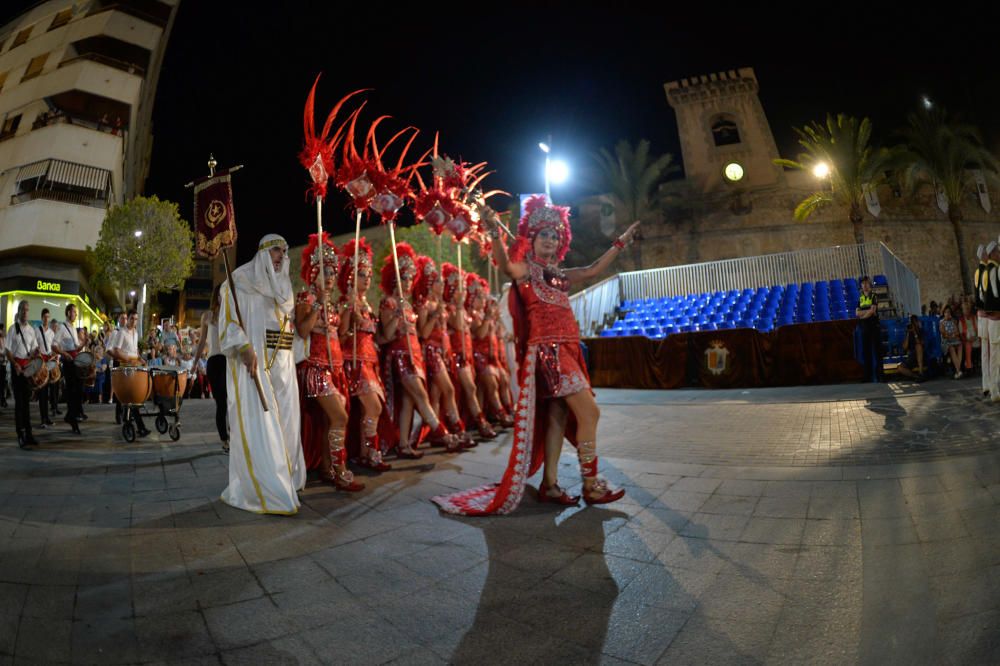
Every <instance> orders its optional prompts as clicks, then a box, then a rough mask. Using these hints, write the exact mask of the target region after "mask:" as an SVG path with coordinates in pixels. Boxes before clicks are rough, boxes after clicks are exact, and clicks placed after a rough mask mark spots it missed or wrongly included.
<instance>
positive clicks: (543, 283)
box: [433, 196, 639, 515]
mask: <svg viewBox="0 0 1000 666" xmlns="http://www.w3.org/2000/svg"><path fill="white" fill-rule="evenodd" d="M483 219H484V221H485V222H486V224H487V226H488V227H489V229H490V234H491V236H493V238H494V243H493V256H494V258H495V259H496V261H497V266H498V267H499V268H500V269H501V270H502V271H503V272H504V273H506V274H507V275H508V276H510V277H511V278H512V279H513V280H514V282H515V285H516V286H515V288H514V289H512V290H511V299H512V304H511V314H512V315H513V318H514V330H515V336H516V338H517V356H518V385H519V386H520V393H519V396H518V401H517V414H516V424H515V427H514V443H513V446H512V447H511V452H510V457H509V459H508V463H507V470H506V472H505V473H504V475H503V479H502V480H501V481H500V483H493V484H489V485H486V486H480V487H478V488H472V489H470V490H466V491H462V492H458V493H455V494H452V495H445V496H440V497H434V498H433V501H434V502H435V503H436V504H438V506H440V507H441V508H442V509H443V510H444V511H447V512H449V513H456V514H464V515H487V514H495V513H501V514H503V513H510V512H511V511H513V510H514V509H515V508H517V506H518V504H519V503H520V501H521V497H522V496H523V494H524V486H525V482H526V481H527V479H528V477H530V476H531V475H533V474H534V473H535V472H537V471H538V469H539V468H540V467H542V465H543V463H544V467H545V471H544V475H543V480H542V484H541V487H540V488H539V492H538V498H539V501H542V502H554V503H557V504H562V505H573V504H576V503H578V502H579V500H580V498H579V497H574V496H571V495H569V494H567V493H566V492H565V491H563V490H562V489H561V488H560V487H559V484H558V476H557V472H558V465H559V454H560V452H561V451H562V443H563V438H564V437H568V438H569V440H570V441H571V442H572V443H573V444H574V446H576V449H577V455H578V458H579V463H580V473H581V475H582V477H583V499H584V501H585V502H587V503H588V504H606V503H608V502H614V501H616V500H619V499H621V498H622V497H623V496H624V494H625V491H624V490H620V489H619V490H612V489H610V488H609V487H608V484H607V482H606V481H604V480H603V479H601V478H600V477H598V475H597V468H598V459H597V441H596V439H597V421H598V418H599V416H600V412H599V410H598V408H597V403H596V402H595V401H594V396H593V393H592V391H591V389H590V380H589V377H588V375H587V369H586V365H585V364H584V361H583V355H582V353H581V351H580V329H579V326H578V324H577V322H576V319H575V317H574V316H573V311H572V310H571V309H570V303H569V290H570V288H571V287H572V286H573V285H574V284H579V283H580V282H582V281H584V280H588V279H591V278H593V277H596V276H598V275H600V274H601V273H603V272H604V271H605V270H606V269H607V268H608V267H609V266H610V265H611V262H612V261H613V260H614V258H615V257H617V256H618V253H619V252H620V251H621V250H622V249H623V248H624V247H625V246H626V245H627V244H628V243H630V242H631V241H632V238H633V236H634V235H635V233H636V230H637V229H638V226H639V223H638V222H636V223H635V224H633V225H632V226H630V227H629V228H628V230H627V231H626V232H625V233H624V234H622V235H621V237H620V238H618V240H616V241H615V243H614V245H613V246H612V247H611V248H610V249H609V250H608V251H607V252H605V253H604V254H603V255H602V256H601V258H600V259H598V260H597V261H596V262H594V263H593V264H591V265H590V266H587V267H584V268H576V269H569V270H565V269H563V268H561V267H560V266H559V262H560V261H561V260H562V258H563V257H565V256H566V252H567V251H568V250H569V243H570V239H571V237H572V233H571V231H570V226H569V209H568V208H565V207H563V206H549V205H547V204H546V201H545V197H542V196H535V197H531V198H530V199H529V200H528V201H527V203H526V205H525V215H524V217H522V218H521V221H520V224H518V237H517V240H516V241H515V243H514V245H513V247H512V248H511V253H510V257H509V258H508V255H507V251H506V248H505V247H504V245H503V243H501V242H497V240H499V234H498V233H497V231H496V214H495V213H494V212H493V211H490V210H488V209H487V210H486V211H485V215H484V216H483Z"/></svg>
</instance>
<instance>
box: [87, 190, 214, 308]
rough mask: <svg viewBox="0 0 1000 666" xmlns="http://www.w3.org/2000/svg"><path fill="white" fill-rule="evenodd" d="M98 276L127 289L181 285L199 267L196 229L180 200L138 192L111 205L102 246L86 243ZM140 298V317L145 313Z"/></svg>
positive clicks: (174, 287) (154, 289) (164, 287)
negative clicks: (184, 214)
mask: <svg viewBox="0 0 1000 666" xmlns="http://www.w3.org/2000/svg"><path fill="white" fill-rule="evenodd" d="M87 252H88V255H89V263H90V265H92V266H94V267H96V271H97V275H96V277H97V279H98V280H100V281H106V282H107V283H109V284H112V285H115V286H116V287H118V288H120V289H122V290H125V289H131V288H135V289H136V290H137V291H139V290H140V289H142V287H143V285H145V286H146V288H147V291H150V292H152V293H156V292H159V291H169V290H173V289H182V288H183V287H184V280H186V279H187V278H188V277H189V276H190V275H191V273H192V272H194V234H193V233H192V231H191V226H190V224H189V223H188V222H186V221H185V220H183V219H181V216H180V214H179V213H178V211H177V204H175V203H172V202H170V201H160V200H159V199H158V198H157V197H155V196H153V197H149V198H146V197H136V198H134V199H132V200H130V201H126V202H125V203H124V204H122V205H120V206H114V207H112V208H111V209H109V210H108V213H107V215H106V216H105V217H104V223H103V224H102V225H101V234H100V237H99V238H98V240H97V246H96V247H94V248H93V249H91V248H90V247H89V246H88V247H87ZM142 314H143V313H142V303H141V301H140V320H141V316H142Z"/></svg>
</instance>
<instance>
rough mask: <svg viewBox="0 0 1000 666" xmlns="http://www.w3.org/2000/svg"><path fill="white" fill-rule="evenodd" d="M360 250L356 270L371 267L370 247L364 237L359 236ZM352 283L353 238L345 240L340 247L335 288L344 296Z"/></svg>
mask: <svg viewBox="0 0 1000 666" xmlns="http://www.w3.org/2000/svg"><path fill="white" fill-rule="evenodd" d="M360 245H361V247H360V251H359V252H358V270H363V269H368V270H369V271H370V270H371V267H372V249H371V247H370V246H369V245H368V241H366V240H365V237H364V236H362V237H361V243H360ZM353 283H354V240H353V239H352V240H349V241H347V242H346V243H345V244H344V245H342V246H341V247H340V266H339V267H338V271H337V288H338V289H340V293H341V294H343V295H344V296H347V294H348V293H349V292H350V291H351V287H352V286H353Z"/></svg>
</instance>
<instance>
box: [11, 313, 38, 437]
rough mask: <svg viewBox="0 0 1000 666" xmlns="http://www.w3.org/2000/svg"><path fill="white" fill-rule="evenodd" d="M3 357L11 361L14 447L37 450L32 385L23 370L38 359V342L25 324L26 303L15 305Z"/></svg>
mask: <svg viewBox="0 0 1000 666" xmlns="http://www.w3.org/2000/svg"><path fill="white" fill-rule="evenodd" d="M4 353H5V354H6V356H7V359H8V360H9V361H10V370H11V374H12V377H11V384H12V387H13V390H14V422H15V427H16V428H17V443H18V445H19V446H20V447H21V448H22V449H26V448H28V447H29V446H38V442H37V441H36V440H35V438H34V437H33V436H32V435H31V412H30V411H29V409H28V403H30V402H31V385H30V384H29V383H28V378H27V377H26V376H25V375H24V368H25V366H27V365H28V363H29V362H31V359H33V358H36V357H37V356H38V340H37V337H36V336H35V329H33V328H32V327H31V324H29V323H28V301H21V302H20V303H18V304H17V319H16V321H15V322H14V324H13V325H12V326H11V327H10V328H8V329H7V345H6V347H5V348H4Z"/></svg>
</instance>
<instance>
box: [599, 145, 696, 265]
mask: <svg viewBox="0 0 1000 666" xmlns="http://www.w3.org/2000/svg"><path fill="white" fill-rule="evenodd" d="M591 157H592V158H593V159H594V161H595V162H596V163H597V167H598V169H597V174H596V175H597V178H596V182H595V183H594V189H595V190H597V191H599V192H601V193H605V194H607V196H608V197H610V199H611V206H612V207H613V208H614V210H615V212H616V213H619V214H618V215H616V220H615V221H616V224H617V226H619V227H620V228H621V230H624V228H625V227H627V226H628V225H630V224H632V222H634V221H636V220H642V221H648V220H651V219H652V218H653V217H654V216H655V214H656V212H657V211H658V210H659V208H660V204H661V201H660V197H659V196H658V194H657V193H658V190H659V185H660V183H662V182H663V180H664V179H665V178H666V177H667V176H669V175H671V174H672V173H675V172H676V171H678V167H677V165H676V164H671V162H673V159H674V156H673V155H671V154H670V153H664V154H662V155H658V156H651V155H650V154H649V141H648V140H646V139H641V140H640V141H639V143H638V144H636V146H635V148H633V147H632V145H631V144H630V143H629V142H628V141H626V140H625V139H622V140H620V141H619V142H618V143H616V144H615V152H614V154H613V155H612V154H611V153H610V152H609V151H608V149H607V148H601V149H600V150H599V151H598V152H596V153H592V154H591ZM633 247H635V248H636V250H635V252H636V255H637V256H636V264H637V265H639V266H641V264H642V254H641V252H642V250H641V246H640V244H639V243H636V244H635V245H634V246H633Z"/></svg>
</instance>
